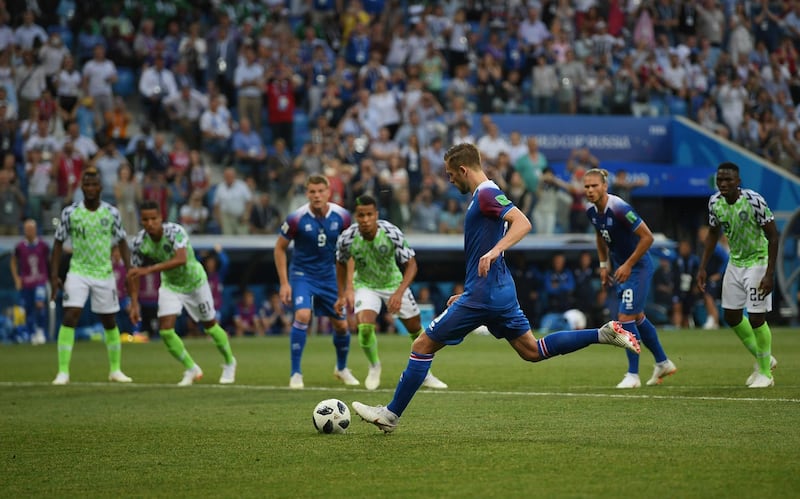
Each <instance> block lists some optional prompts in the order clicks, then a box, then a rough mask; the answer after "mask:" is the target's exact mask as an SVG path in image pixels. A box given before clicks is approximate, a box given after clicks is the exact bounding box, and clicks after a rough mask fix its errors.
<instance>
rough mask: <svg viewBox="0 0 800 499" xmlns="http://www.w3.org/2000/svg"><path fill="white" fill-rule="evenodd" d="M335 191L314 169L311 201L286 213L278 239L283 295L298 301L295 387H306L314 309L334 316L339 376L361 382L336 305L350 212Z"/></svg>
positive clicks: (293, 341)
mask: <svg viewBox="0 0 800 499" xmlns="http://www.w3.org/2000/svg"><path fill="white" fill-rule="evenodd" d="M330 195H331V191H330V186H329V184H328V179H327V178H326V177H324V176H322V175H311V176H310V177H308V180H306V197H307V198H308V203H306V204H304V205H303V206H301V207H300V208H298V209H297V210H296V211H294V212H293V213H291V214H290V215H289V216H288V217H286V221H285V222H284V223H283V225H282V226H281V235H280V237H278V242H277V243H276V244H275V268H276V269H277V271H278V279H279V280H280V284H281V287H280V291H279V294H280V297H281V301H282V302H283V303H284V304H285V305H292V306H293V307H294V322H293V323H292V331H291V333H290V337H289V341H290V344H291V359H292V375H291V378H290V379H289V388H294V389H300V388H303V386H304V384H303V374H302V370H301V369H300V361H301V359H302V357H303V349H304V348H305V345H306V335H307V332H308V325H309V324H310V323H311V318H312V314H311V310H312V307H313V310H314V312H315V313H316V314H318V315H323V316H327V317H330V318H331V322H332V323H333V330H334V335H333V345H334V347H336V368H335V369H334V371H333V374H334V376H336V377H337V378H339V379H340V380H342V381H343V382H344V384H346V385H358V384H359V382H358V380H357V379H356V378H355V377H354V376H353V374H352V373H351V372H350V369H348V368H347V354H348V353H349V351H350V331H349V330H348V329H347V320H346V317H345V315H344V313H343V311H342V310H334V306H333V305H334V303H336V299H337V298H338V293H339V290H338V288H337V284H336V261H335V260H336V239H337V238H338V237H339V234H341V233H342V232H344V230H345V229H346V228H348V227H349V226H350V220H351V218H350V213H349V212H348V211H347V210H345V209H344V208H342V207H340V206H338V205H335V204H333V203H329V202H328V199H329V198H330ZM291 241H294V254H293V255H292V263H291V265H290V266H289V268H288V271H287V267H286V262H287V260H288V259H287V256H286V250H287V248H288V247H289V242H291Z"/></svg>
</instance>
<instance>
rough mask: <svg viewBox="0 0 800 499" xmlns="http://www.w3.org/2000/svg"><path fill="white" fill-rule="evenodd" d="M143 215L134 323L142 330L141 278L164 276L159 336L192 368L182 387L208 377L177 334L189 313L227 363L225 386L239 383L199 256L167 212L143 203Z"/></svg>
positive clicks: (134, 277)
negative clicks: (181, 317) (181, 320)
mask: <svg viewBox="0 0 800 499" xmlns="http://www.w3.org/2000/svg"><path fill="white" fill-rule="evenodd" d="M140 213H141V221H142V227H143V229H142V230H141V231H139V234H137V235H136V239H135V240H134V241H133V250H132V256H131V269H130V271H129V272H128V287H129V291H130V296H131V309H130V318H131V322H133V323H134V324H137V323H138V322H139V320H140V315H139V278H140V277H142V276H144V275H147V274H151V273H153V272H160V273H161V287H160V288H159V290H158V334H159V335H160V336H161V339H162V340H163V341H164V345H166V347H167V350H168V351H169V353H171V354H172V356H173V357H175V359H177V360H178V362H180V363H182V364H183V366H184V367H185V368H186V370H185V371H184V373H183V379H181V381H180V382H179V383H178V386H190V385H191V384H192V383H194V382H195V381H197V380H199V379H200V378H202V377H203V370H202V369H200V366H198V365H197V364H196V363H195V362H194V360H193V359H192V356H191V355H189V352H188V351H187V350H186V347H185V346H184V345H183V341H182V340H181V338H180V336H178V335H177V333H175V321H176V319H177V318H178V314H180V313H181V309H182V308H184V307H185V308H186V311H187V312H188V313H189V315H190V316H191V318H192V319H194V320H195V321H197V322H199V323H201V324H202V325H203V329H204V330H205V332H206V333H208V334H209V335H210V336H211V338H212V339H213V340H214V344H215V345H216V346H217V349H218V350H219V351H220V353H221V354H222V357H223V359H224V360H225V363H224V364H223V366H222V375H221V376H220V378H219V382H220V384H223V385H227V384H231V383H233V382H234V381H235V378H236V359H235V358H234V357H233V353H232V352H231V345H230V342H229V341H228V333H226V332H225V330H224V329H222V327H221V326H220V325H219V324H218V323H217V320H216V310H215V309H214V298H213V296H212V295H211V287H209V285H208V276H207V275H206V271H205V269H204V268H203V266H202V265H201V264H200V262H198V261H197V259H196V258H195V256H194V250H193V249H192V245H191V243H190V242H189V236H188V235H187V234H186V230H185V229H184V228H183V227H182V226H180V225H178V224H176V223H172V222H164V221H163V220H162V218H161V208H160V207H159V205H158V204H157V203H156V202H154V201H145V202H143V203H142V206H141V209H140Z"/></svg>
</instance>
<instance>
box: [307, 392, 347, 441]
mask: <svg viewBox="0 0 800 499" xmlns="http://www.w3.org/2000/svg"><path fill="white" fill-rule="evenodd" d="M313 419H314V428H316V429H317V431H318V432H320V433H344V432H345V431H347V428H348V427H349V426H350V408H349V407H347V404H345V403H344V402H342V401H341V400H339V399H328V400H323V401H322V402H320V403H319V404H317V406H316V407H315V408H314V414H313Z"/></svg>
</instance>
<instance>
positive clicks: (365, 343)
mask: <svg viewBox="0 0 800 499" xmlns="http://www.w3.org/2000/svg"><path fill="white" fill-rule="evenodd" d="M355 219H356V222H358V223H357V225H351V226H350V227H349V228H348V229H347V230H345V231H344V232H342V233H341V234H340V235H339V238H338V239H337V241H336V281H337V285H338V288H339V296H338V299H337V301H336V304H335V305H334V309H336V310H340V309H341V307H344V306H347V307H348V308H350V307H354V308H355V314H356V320H357V322H358V342H359V344H360V345H361V348H362V349H363V350H364V353H365V354H366V355H367V360H368V361H369V364H370V367H369V373H368V374H367V379H366V380H365V381H364V386H366V387H367V390H375V389H376V388H378V386H380V383H381V361H380V358H379V357H378V339H377V337H376V336H375V323H376V321H377V318H378V313H379V312H380V311H381V304H382V303H385V304H386V308H387V310H388V311H389V313H391V314H397V316H398V317H399V318H400V320H401V321H402V323H403V325H404V326H405V327H406V329H407V330H408V332H409V334H410V335H411V339H412V341H413V340H414V339H416V338H417V336H419V335H420V333H422V332H423V329H422V324H421V322H420V312H419V307H418V306H417V302H416V301H415V300H414V295H413V294H412V292H411V289H410V288H409V286H410V285H411V282H412V281H413V280H414V277H415V276H416V275H417V261H416V258H415V256H414V255H415V253H414V250H413V249H411V248H410V247H409V246H408V242H407V241H406V238H405V236H404V235H403V233H402V232H401V231H400V229H398V228H397V227H395V226H394V225H392V224H391V223H389V222H387V221H385V220H378V206H377V202H376V201H375V198H373V197H371V196H367V195H364V196H359V197H358V198H357V199H356V210H355ZM351 258H352V260H353V262H354V265H350V264H349V262H350V259H351ZM399 265H402V266H404V268H403V270H402V271H401V270H400V267H399ZM423 386H427V387H429V388H447V385H446V384H445V383H443V382H442V381H440V380H439V379H438V378H436V376H434V375H433V374H431V373H430V372H429V373H428V375H427V377H426V378H425V381H424V382H423Z"/></svg>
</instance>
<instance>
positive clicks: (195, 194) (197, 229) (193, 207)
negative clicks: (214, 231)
mask: <svg viewBox="0 0 800 499" xmlns="http://www.w3.org/2000/svg"><path fill="white" fill-rule="evenodd" d="M179 217H180V218H179V220H180V223H181V225H183V226H184V227H185V228H186V232H188V233H189V234H203V233H204V232H205V229H206V223H207V222H208V208H206V206H205V205H204V204H203V192H202V191H200V190H194V191H192V193H191V194H190V195H189V202H188V203H186V204H184V205H183V206H181V208H180V213H179Z"/></svg>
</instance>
